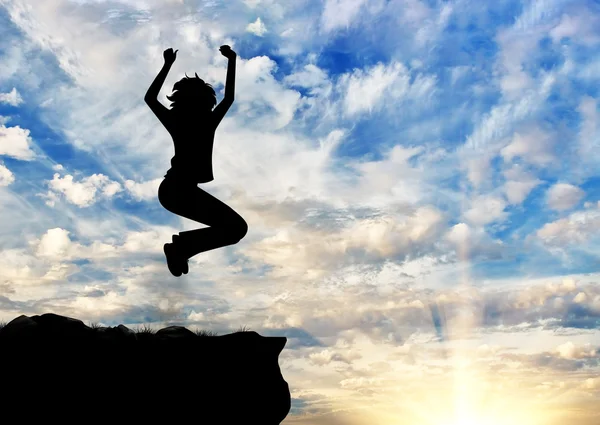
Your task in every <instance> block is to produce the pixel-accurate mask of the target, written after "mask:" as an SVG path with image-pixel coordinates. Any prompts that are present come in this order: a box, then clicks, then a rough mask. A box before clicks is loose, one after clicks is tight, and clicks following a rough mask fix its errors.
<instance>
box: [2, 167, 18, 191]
mask: <svg viewBox="0 0 600 425" xmlns="http://www.w3.org/2000/svg"><path fill="white" fill-rule="evenodd" d="M14 181H15V175H14V174H13V173H12V172H11V171H10V170H9V169H8V168H6V167H5V166H4V165H3V164H0V186H8V185H9V184H11V183H12V182H14Z"/></svg>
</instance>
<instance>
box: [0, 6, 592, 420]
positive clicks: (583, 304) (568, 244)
mask: <svg viewBox="0 0 600 425" xmlns="http://www.w3.org/2000/svg"><path fill="white" fill-rule="evenodd" d="M599 28H600V3H598V2H597V1H593V0H538V1H533V0H531V1H516V0H497V1H493V2H482V1H476V0H455V1H452V0H447V1H436V0H387V1H386V0H370V1H369V0H320V1H317V0H291V1H276V0H227V1H216V0H215V1H208V0H207V1H191V0H190V1H188V0H169V1H167V0H145V1H142V0H139V1H138V0H135V1H134V0H122V1H119V0H114V1H104V0H103V1H100V0H97V1H88V0H71V1H69V0H35V1H34V0H31V1H17V0H0V40H2V42H1V43H0V321H4V322H8V321H10V320H12V319H13V318H15V317H17V316H19V315H21V314H25V315H29V316H31V315H36V314H43V313H49V312H52V313H56V314H62V315H65V316H69V317H74V318H77V319H80V320H83V321H84V322H85V323H86V324H91V323H99V324H102V325H104V326H117V325H119V324H124V325H126V326H129V327H132V328H135V327H136V326H141V325H148V326H150V327H152V328H154V329H160V328H161V327H164V326H169V325H180V326H186V327H188V328H189V329H203V330H210V331H214V332H218V333H219V334H226V333H231V332H234V331H236V330H237V329H239V328H240V327H245V328H247V329H250V330H253V331H256V332H258V333H260V334H261V335H263V336H286V337H287V338H288V342H287V345H286V347H285V349H284V350H283V352H282V353H281V355H280V357H279V363H280V367H281V370H282V374H283V376H284V378H285V379H286V381H287V382H288V383H289V385H290V390H291V394H292V410H291V412H290V414H289V415H288V417H287V418H286V419H285V421H284V422H283V423H284V424H299V425H355V424H356V425H362V424H366V423H368V424H373V425H395V424H400V423H402V424H407V425H417V424H419V425H476V424H477V425H508V424H511V425H514V424H520V423H526V424H528V425H558V424H564V423H577V424H580V425H593V424H598V423H600V408H599V407H598V406H599V405H600V404H599V401H600V331H599V330H598V328H599V325H600V287H599V286H598V282H599V280H600V260H599V258H600V184H599V183H600V176H599V173H598V172H597V170H598V169H599V168H600V149H598V148H599V147H600V110H599V105H598V95H599V83H600V54H599V53H600V29H599ZM223 44H228V45H230V46H231V47H232V49H233V50H234V51H236V52H237V54H238V58H237V77H236V93H235V102H234V104H233V106H232V107H231V109H230V110H229V112H228V114H227V116H226V117H225V119H224V120H223V121H222V123H221V125H220V126H219V128H218V130H217V132H216V136H215V145H214V155H213V167H214V176H215V179H214V180H213V181H212V182H210V183H206V184H202V185H201V187H202V188H203V189H205V190H206V191H208V192H209V193H211V194H212V195H214V196H216V197H217V198H219V199H220V200H222V201H223V202H225V203H226V204H228V205H230V206H231V207H232V208H233V209H235V210H236V211H237V212H238V213H239V214H240V215H241V216H242V217H244V219H245V220H246V221H247V223H248V225H249V231H248V234H247V235H246V237H245V238H244V239H242V240H241V241H240V242H239V243H237V244H235V245H231V246H227V247H224V248H220V249H217V250H214V251H209V252H206V253H202V254H200V255H198V256H196V257H193V258H192V259H191V260H190V272H189V274H188V275H186V276H182V277H179V278H175V277H173V276H172V275H171V274H170V273H169V271H168V269H167V267H166V261H165V258H164V254H163V251H162V249H163V244H164V243H166V242H170V239H171V235H173V234H175V233H178V232H179V231H182V230H190V229H194V228H197V227H203V226H202V225H199V224H197V223H194V222H192V221H190V220H187V219H182V218H180V217H178V216H175V215H173V214H171V213H170V212H168V211H167V210H165V209H164V208H163V207H162V206H161V205H160V203H159V202H158V198H157V190H158V186H159V184H160V182H161V181H162V178H163V176H164V174H165V173H166V171H167V170H168V169H169V167H170V159H171V157H172V156H173V153H174V151H173V144H172V140H171V139H170V137H169V134H168V133H167V132H166V130H165V129H164V128H163V127H162V126H161V124H160V122H159V121H158V120H157V119H156V117H155V116H154V115H153V114H152V112H151V111H150V109H149V108H148V107H147V105H146V104H145V103H144V101H143V97H144V95H145V93H146V90H147V89H148V87H149V85H150V84H151V82H152V81H153V79H154V77H155V76H156V74H157V73H158V71H159V70H160V68H161V66H162V63H163V57H162V52H163V51H164V50H165V49H167V48H170V47H171V48H173V49H179V52H178V54H177V60H176V62H175V64H174V65H173V67H172V68H171V71H170V73H169V75H168V77H167V80H166V82H165V85H164V86H163V89H162V91H161V93H160V96H159V100H161V101H162V102H163V104H165V105H168V104H169V103H168V101H167V99H166V95H169V94H170V93H171V88H172V86H173V84H174V83H175V82H176V81H178V80H179V79H180V78H182V77H183V76H184V74H185V73H187V74H188V75H193V74H194V72H197V73H198V75H199V76H200V77H201V78H203V79H205V80H206V81H207V82H209V83H210V84H212V85H213V86H214V87H215V90H216V92H217V97H218V99H219V100H220V99H221V98H222V96H223V88H224V82H225V75H226V66H227V60H226V59H225V58H224V57H223V56H222V55H221V54H220V53H219V46H221V45H223ZM197 384H198V385H202V383H197ZM150 395H151V394H150Z"/></svg>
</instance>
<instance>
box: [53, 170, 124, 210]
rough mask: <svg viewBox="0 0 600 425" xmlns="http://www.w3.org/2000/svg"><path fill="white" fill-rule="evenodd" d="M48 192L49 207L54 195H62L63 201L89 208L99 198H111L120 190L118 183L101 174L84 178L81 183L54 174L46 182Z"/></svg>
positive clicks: (69, 176)
mask: <svg viewBox="0 0 600 425" xmlns="http://www.w3.org/2000/svg"><path fill="white" fill-rule="evenodd" d="M48 186H49V188H50V192H49V193H48V195H47V196H48V198H49V205H51V206H52V205H54V201H55V200H56V194H62V195H64V197H65V199H66V200H67V201H68V202H70V203H72V204H75V205H77V206H78V207H89V206H90V205H92V204H93V203H95V202H96V201H97V200H98V199H99V197H105V198H111V197H113V196H114V195H115V194H116V193H118V192H120V191H121V190H122V188H121V185H120V184H119V183H118V182H115V181H112V180H110V179H109V178H108V177H107V176H105V175H103V174H93V175H91V176H89V177H84V178H83V179H81V181H75V179H74V177H73V176H72V175H70V174H67V175H66V176H64V177H60V174H59V173H55V174H54V176H53V178H52V180H49V181H48Z"/></svg>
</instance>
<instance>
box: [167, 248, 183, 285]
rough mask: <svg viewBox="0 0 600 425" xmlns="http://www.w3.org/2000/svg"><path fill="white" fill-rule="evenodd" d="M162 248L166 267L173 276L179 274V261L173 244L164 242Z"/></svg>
mask: <svg viewBox="0 0 600 425" xmlns="http://www.w3.org/2000/svg"><path fill="white" fill-rule="evenodd" d="M163 250H164V251H165V257H167V267H168V268H169V271H170V272H171V274H172V275H173V276H175V277H179V276H181V273H182V271H181V269H180V266H181V261H180V260H179V258H178V257H177V251H176V250H175V246H174V245H173V244H172V243H166V244H165V245H164V246H163Z"/></svg>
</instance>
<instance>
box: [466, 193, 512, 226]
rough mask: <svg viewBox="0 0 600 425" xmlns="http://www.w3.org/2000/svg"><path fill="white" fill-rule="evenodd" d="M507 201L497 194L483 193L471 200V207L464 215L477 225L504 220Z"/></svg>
mask: <svg viewBox="0 0 600 425" xmlns="http://www.w3.org/2000/svg"><path fill="white" fill-rule="evenodd" d="M505 208H506V201H505V200H504V199H502V198H501V197H499V196H495V195H481V196H478V197H477V198H474V199H473V200H472V201H471V207H470V208H469V209H468V210H467V211H465V212H464V214H463V215H464V217H465V219H467V220H468V221H469V222H470V223H472V224H474V225H475V226H485V225H486V224H489V223H493V222H495V221H503V220H504V219H505V218H506V217H507V215H508V214H507V213H506V212H505V211H504V209H505Z"/></svg>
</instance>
